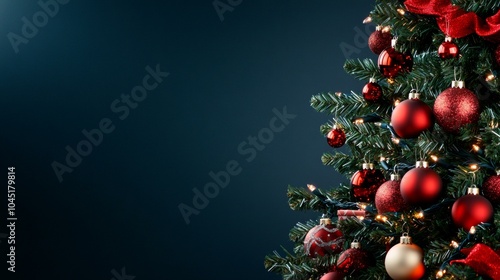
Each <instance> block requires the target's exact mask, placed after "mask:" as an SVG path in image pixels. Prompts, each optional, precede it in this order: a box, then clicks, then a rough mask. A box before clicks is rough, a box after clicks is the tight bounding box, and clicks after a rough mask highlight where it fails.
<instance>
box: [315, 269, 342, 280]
mask: <svg viewBox="0 0 500 280" xmlns="http://www.w3.org/2000/svg"><path fill="white" fill-rule="evenodd" d="M342 279H344V274H342V273H340V272H339V271H332V272H328V273H327V274H325V275H323V276H322V277H321V278H320V279H319V280H342Z"/></svg>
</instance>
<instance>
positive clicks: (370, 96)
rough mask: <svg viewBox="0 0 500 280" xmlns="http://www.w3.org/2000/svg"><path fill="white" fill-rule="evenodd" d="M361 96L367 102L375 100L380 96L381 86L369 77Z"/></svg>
mask: <svg viewBox="0 0 500 280" xmlns="http://www.w3.org/2000/svg"><path fill="white" fill-rule="evenodd" d="M363 97H364V98H365V100H366V101H368V102H377V101H379V100H380V99H381V98H382V87H381V86H380V85H379V84H377V80H375V79H373V78H370V82H369V83H368V84H366V85H365V86H364V87H363Z"/></svg>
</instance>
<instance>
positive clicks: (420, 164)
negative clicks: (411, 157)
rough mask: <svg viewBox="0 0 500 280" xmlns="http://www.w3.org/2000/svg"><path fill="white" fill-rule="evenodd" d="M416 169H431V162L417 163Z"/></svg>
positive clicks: (422, 161)
mask: <svg viewBox="0 0 500 280" xmlns="http://www.w3.org/2000/svg"><path fill="white" fill-rule="evenodd" d="M415 167H416V168H428V167H429V162H428V161H425V160H419V161H417V163H415Z"/></svg>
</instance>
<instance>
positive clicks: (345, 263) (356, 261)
mask: <svg viewBox="0 0 500 280" xmlns="http://www.w3.org/2000/svg"><path fill="white" fill-rule="evenodd" d="M371 265H373V262H372V259H371V258H370V256H369V255H368V252H366V251H365V250H363V249H361V244H360V243H359V242H357V241H354V242H352V243H351V248H349V249H347V250H345V251H344V252H342V254H340V256H339V258H338V260H337V269H336V270H337V271H340V272H342V273H344V274H348V273H351V272H353V271H354V270H361V269H365V268H367V267H369V266H371Z"/></svg>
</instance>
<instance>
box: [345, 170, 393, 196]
mask: <svg viewBox="0 0 500 280" xmlns="http://www.w3.org/2000/svg"><path fill="white" fill-rule="evenodd" d="M384 182H385V178H384V174H382V172H381V171H380V170H378V169H374V166H373V164H372V163H364V164H363V169H361V170H358V171H356V172H355V173H354V174H353V175H352V177H351V187H352V193H353V196H354V199H356V201H358V202H373V201H374V200H375V194H376V193H377V189H378V187H379V186H380V185H382V184H383V183H384Z"/></svg>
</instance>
